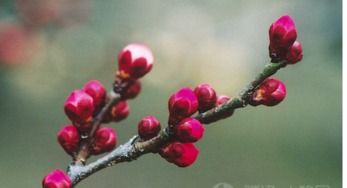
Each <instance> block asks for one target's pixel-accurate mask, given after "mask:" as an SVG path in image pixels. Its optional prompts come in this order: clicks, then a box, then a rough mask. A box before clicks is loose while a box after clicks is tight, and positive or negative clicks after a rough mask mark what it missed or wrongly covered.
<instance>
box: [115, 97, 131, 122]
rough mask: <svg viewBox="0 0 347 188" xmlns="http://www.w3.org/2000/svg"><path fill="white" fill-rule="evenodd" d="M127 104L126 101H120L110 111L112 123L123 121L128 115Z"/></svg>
mask: <svg viewBox="0 0 347 188" xmlns="http://www.w3.org/2000/svg"><path fill="white" fill-rule="evenodd" d="M129 109H130V108H129V104H128V102H127V101H120V102H119V103H118V104H117V105H116V106H114V107H113V108H112V110H111V117H112V121H114V122H119V121H122V120H124V119H125V118H126V117H128V115H129Z"/></svg>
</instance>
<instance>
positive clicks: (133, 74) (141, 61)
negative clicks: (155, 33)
mask: <svg viewBox="0 0 347 188" xmlns="http://www.w3.org/2000/svg"><path fill="white" fill-rule="evenodd" d="M118 64H119V67H118V73H117V75H118V76H119V77H120V78H122V79H126V78H132V79H137V78H141V77H142V76H144V75H145V74H147V73H148V72H149V71H150V70H151V69H152V66H153V55H152V52H151V50H150V49H149V48H148V47H147V46H145V45H143V44H138V43H133V44H129V45H128V46H126V47H124V48H123V50H122V51H121V52H120V53H119V56H118Z"/></svg>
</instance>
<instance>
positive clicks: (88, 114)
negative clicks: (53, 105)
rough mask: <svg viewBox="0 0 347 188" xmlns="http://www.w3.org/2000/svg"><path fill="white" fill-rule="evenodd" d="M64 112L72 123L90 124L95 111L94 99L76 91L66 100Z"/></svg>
mask: <svg viewBox="0 0 347 188" xmlns="http://www.w3.org/2000/svg"><path fill="white" fill-rule="evenodd" d="M64 110H65V114H66V115H67V116H68V118H69V119H70V120H71V121H72V122H77V123H84V122H88V121H90V120H91V119H92V115H93V111H94V102H93V98H92V97H91V96H90V95H88V94H87V93H86V92H84V91H81V90H75V91H73V92H72V93H71V94H70V96H69V97H68V98H67V99H66V101H65V105H64Z"/></svg>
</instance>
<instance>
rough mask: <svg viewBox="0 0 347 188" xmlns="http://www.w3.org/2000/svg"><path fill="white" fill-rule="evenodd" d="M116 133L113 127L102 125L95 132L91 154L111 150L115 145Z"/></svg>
mask: <svg viewBox="0 0 347 188" xmlns="http://www.w3.org/2000/svg"><path fill="white" fill-rule="evenodd" d="M116 143H117V135H116V132H115V131H114V129H113V128H109V127H102V128H99V129H98V130H97V131H96V133H95V138H94V143H93V151H92V152H93V154H94V155H98V154H101V153H104V152H109V151H112V150H113V149H114V148H115V147H116Z"/></svg>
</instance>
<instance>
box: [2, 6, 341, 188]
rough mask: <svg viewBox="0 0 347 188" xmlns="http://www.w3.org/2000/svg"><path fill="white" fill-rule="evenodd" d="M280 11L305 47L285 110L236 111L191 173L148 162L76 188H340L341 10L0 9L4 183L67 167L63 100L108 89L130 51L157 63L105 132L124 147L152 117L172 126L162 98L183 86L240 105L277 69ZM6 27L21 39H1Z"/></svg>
mask: <svg viewBox="0 0 347 188" xmlns="http://www.w3.org/2000/svg"><path fill="white" fill-rule="evenodd" d="M43 2H44V3H43ZM284 14H289V15H291V16H292V18H293V19H294V21H295V24H296V26H297V30H298V40H299V41H300V42H302V44H303V49H304V58H303V60H302V62H300V63H299V64H297V65H293V66H287V67H286V68H285V69H283V70H280V71H279V72H278V74H276V75H275V77H277V78H279V79H281V80H282V81H284V82H285V83H286V85H287V90H288V94H287V98H286V100H285V101H284V102H282V103H281V104H280V105H278V106H276V107H273V108H268V107H257V108H254V107H247V108H245V109H239V110H236V111H235V113H234V115H233V117H232V118H229V119H227V120H223V121H221V122H217V123H215V124H212V125H208V126H207V128H206V131H205V136H204V138H203V139H202V141H200V142H199V143H197V147H198V148H199V150H200V154H199V157H198V159H197V161H196V163H195V164H194V165H192V166H191V167H188V168H186V169H181V168H178V167H176V166H174V165H172V164H169V163H167V162H166V161H165V160H163V159H161V158H160V156H159V155H153V154H148V155H145V156H143V157H141V158H139V159H138V160H137V161H134V162H131V163H124V164H119V165H117V166H115V167H111V168H107V169H105V170H102V171H100V172H98V173H96V174H94V175H92V176H91V177H89V178H87V179H86V180H84V181H82V182H81V183H80V185H79V186H78V187H100V188H102V187H213V186H214V185H216V184H218V183H221V182H226V183H228V184H231V185H233V186H234V187H245V186H246V185H275V186H276V187H289V186H290V185H291V186H292V187H293V188H294V187H299V186H300V185H305V186H306V185H312V186H315V185H329V186H330V187H341V186H342V1H339V0H331V1H324V0H319V1H313V0H307V1H301V0H293V1H284V0H276V1H275V0H260V1H251V0H248V1H235V0H232V1H230V0H221V1H207V0H202V1H193V0H185V1H179V0H175V1H159V0H149V1H136V0H135V1H119V0H118V1H111V0H103V1H93V0H78V1H77V0H76V1H68V0H56V1H52V0H50V1H44V0H30V1H29V0H27V1H25V0H24V1H23V0H18V1H9V0H7V1H4V0H3V1H0V28H1V29H0V42H1V43H0V56H1V57H0V61H1V64H0V85H1V91H0V97H1V102H0V105H1V109H0V111H1V112H0V114H1V115H0V118H1V124H0V187H5V188H7V187H40V183H41V180H42V177H43V176H44V175H45V174H46V173H48V172H50V171H52V170H54V169H56V168H60V169H64V170H65V169H66V167H67V165H68V164H69V163H70V162H71V158H70V157H69V156H67V155H66V154H65V153H64V151H63V150H62V149H61V148H60V147H59V145H58V143H57V141H56V135H57V132H58V131H59V130H60V129H61V128H62V127H63V126H64V125H65V124H68V123H69V121H68V119H67V118H66V117H65V115H64V112H63V104H64V101H65V98H66V97H67V96H68V95H69V94H70V92H71V91H72V90H73V89H77V88H81V87H82V86H83V85H84V84H85V83H86V82H87V81H89V80H90V79H97V80H99V81H101V82H102V83H104V85H105V86H107V87H108V86H111V84H112V82H113V78H114V74H115V70H116V66H117V62H116V59H117V55H118V52H119V50H120V49H121V48H122V47H123V46H125V45H126V44H128V43H132V42H141V43H144V44H146V45H148V46H150V47H151V48H152V50H153V53H154V56H155V64H154V69H153V71H152V72H151V73H150V74H149V75H147V76H146V77H145V78H144V79H143V80H142V82H143V90H142V92H141V94H140V95H139V96H138V98H136V99H135V100H132V101H130V107H131V112H130V117H129V118H128V119H127V120H125V121H124V122H121V123H119V124H111V125H110V126H113V127H115V129H116V131H117V135H118V137H119V138H118V140H119V141H118V143H119V144H122V143H124V142H125V141H126V140H127V139H129V138H130V137H131V136H132V135H134V134H136V127H137V123H138V122H139V120H140V119H141V118H142V117H144V116H147V115H153V116H155V117H157V118H158V119H159V120H160V121H161V122H162V124H163V125H165V122H167V116H168V113H167V100H168V98H169V96H170V95H171V94H172V93H173V92H175V91H176V90H178V89H180V88H181V87H184V86H189V87H192V88H193V87H195V86H196V85H198V84H200V83H210V84H211V85H212V86H214V87H215V89H216V90H217V92H218V93H220V94H227V95H230V96H234V95H237V93H238V92H239V91H240V90H241V89H242V88H243V87H244V86H245V85H246V84H247V83H248V82H249V81H250V80H251V79H252V78H253V77H254V76H255V74H257V73H258V72H259V71H260V70H261V69H262V67H263V66H264V65H265V64H266V62H267V61H269V58H268V56H267V45H268V28H269V26H270V24H271V23H272V22H273V21H275V20H276V19H277V18H279V17H280V16H281V15H284ZM9 25H11V27H12V29H9V30H7V32H9V33H11V32H12V31H15V32H14V34H11V35H5V36H6V37H3V36H1V35H3V33H4V32H1V31H3V30H4V29H3V28H8V27H9ZM5 30H6V29H5ZM4 38H5V39H4ZM9 38H10V40H9ZM4 54H5V55H6V57H7V59H6V58H3V57H4ZM13 54H15V55H13ZM20 55H21V56H20ZM94 159H95V157H92V158H91V159H90V161H92V160H94Z"/></svg>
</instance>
